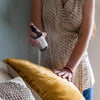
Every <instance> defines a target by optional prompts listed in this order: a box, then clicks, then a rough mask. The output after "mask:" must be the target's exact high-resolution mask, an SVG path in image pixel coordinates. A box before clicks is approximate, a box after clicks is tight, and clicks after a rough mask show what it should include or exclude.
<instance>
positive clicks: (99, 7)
mask: <svg viewBox="0 0 100 100" xmlns="http://www.w3.org/2000/svg"><path fill="white" fill-rule="evenodd" d="M95 19H96V25H97V33H96V37H95V38H94V40H92V41H90V45H89V48H88V51H89V57H90V60H91V64H92V67H93V70H94V74H95V80H96V82H95V85H94V100H99V99H100V1H99V0H97V1H96V18H95Z"/></svg>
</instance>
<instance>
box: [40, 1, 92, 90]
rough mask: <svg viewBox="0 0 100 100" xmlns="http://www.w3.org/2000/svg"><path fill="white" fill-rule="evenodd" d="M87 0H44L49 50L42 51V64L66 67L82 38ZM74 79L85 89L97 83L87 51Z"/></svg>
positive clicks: (51, 66)
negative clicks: (80, 35)
mask: <svg viewBox="0 0 100 100" xmlns="http://www.w3.org/2000/svg"><path fill="white" fill-rule="evenodd" d="M83 7H84V0H68V1H67V2H66V4H65V5H64V7H63V6H62V2H61V0H42V16H43V25H44V31H46V32H47V37H46V40H47V42H48V44H49V48H48V50H46V51H44V52H42V53H41V63H40V64H41V65H42V66H45V67H48V68H53V69H58V70H59V69H62V68H63V67H64V66H65V65H66V64H67V62H68V60H69V58H70V56H71V54H72V51H73V48H74V47H75V44H76V42H77V40H78V35H77V34H78V30H79V27H80V25H81V22H82V13H83ZM72 82H73V83H74V84H75V85H76V87H77V88H78V89H79V90H80V91H81V92H82V91H83V90H85V89H87V88H89V87H91V86H92V85H93V84H94V76H93V72H92V68H91V65H90V62H89V58H88V52H87V50H86V52H85V53H84V55H83V57H82V59H81V62H80V64H79V65H78V66H77V67H76V69H75V71H74V74H73V78H72Z"/></svg>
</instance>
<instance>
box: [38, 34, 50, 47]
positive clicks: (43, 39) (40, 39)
mask: <svg viewBox="0 0 100 100" xmlns="http://www.w3.org/2000/svg"><path fill="white" fill-rule="evenodd" d="M36 40H38V41H39V43H40V46H41V49H44V48H45V47H48V44H47V42H46V40H45V38H44V37H43V36H41V37H39V38H37V39H36Z"/></svg>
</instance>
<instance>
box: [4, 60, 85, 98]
mask: <svg viewBox="0 0 100 100" xmlns="http://www.w3.org/2000/svg"><path fill="white" fill-rule="evenodd" d="M3 61H4V62H5V63H7V64H9V65H10V66H11V67H12V68H13V69H14V70H15V71H16V72H17V73H18V74H19V75H20V76H21V77H22V78H23V79H24V81H26V82H27V83H28V84H29V85H30V86H31V87H32V88H33V89H34V90H35V91H36V92H37V93H38V94H39V95H40V96H41V98H42V99H43V100H85V99H84V98H83V96H82V94H81V93H80V92H79V90H78V89H77V88H76V87H75V86H74V85H73V84H72V83H71V82H68V81H67V80H66V79H63V78H61V77H59V76H57V75H56V74H54V73H53V72H52V71H51V70H50V69H48V68H45V67H42V66H39V65H36V64H34V63H31V62H29V61H27V60H22V59H15V58H7V59H5V60H3Z"/></svg>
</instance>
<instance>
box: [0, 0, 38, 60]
mask: <svg viewBox="0 0 100 100" xmlns="http://www.w3.org/2000/svg"><path fill="white" fill-rule="evenodd" d="M30 6H31V0H0V60H2V59H4V58H7V57H14V58H22V59H27V60H31V59H32V56H31V51H32V50H31V45H30V43H29V41H28V29H29V23H30V10H31V7H30ZM34 52H35V53H34V54H36V49H34ZM36 56H37V55H36ZM35 58H36V57H35Z"/></svg>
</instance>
